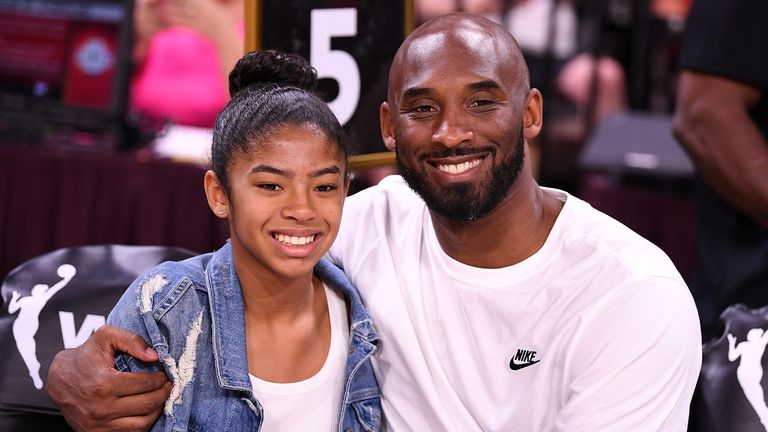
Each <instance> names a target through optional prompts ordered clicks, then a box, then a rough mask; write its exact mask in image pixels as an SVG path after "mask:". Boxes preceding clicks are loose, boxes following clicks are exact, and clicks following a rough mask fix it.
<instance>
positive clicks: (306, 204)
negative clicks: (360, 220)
mask: <svg viewBox="0 0 768 432" xmlns="http://www.w3.org/2000/svg"><path fill="white" fill-rule="evenodd" d="M229 80H230V81H229V82H230V93H231V95H232V99H231V100H230V102H229V103H228V104H227V106H226V107H225V108H224V109H223V110H222V111H221V113H220V114H219V116H218V118H217V119H216V125H215V127H214V131H213V145H212V148H211V153H212V154H211V159H212V170H210V171H208V172H207V173H206V174H205V182H204V185H205V193H206V196H207V198H208V204H209V206H210V207H211V210H212V211H213V212H214V213H215V214H216V215H217V216H218V217H220V218H222V219H226V220H227V222H228V225H229V231H230V240H229V241H228V242H227V244H225V245H224V247H222V248H221V249H220V250H218V251H216V252H213V253H209V254H205V255H200V256H197V257H195V258H191V259H189V260H186V261H182V262H166V263H163V264H161V265H159V266H158V267H156V268H154V269H152V270H150V271H148V272H147V273H145V274H144V275H142V276H141V277H140V278H139V279H137V280H136V281H135V282H134V283H133V284H132V285H131V287H130V288H129V289H128V291H127V292H126V293H125V294H124V295H123V297H122V298H121V299H120V301H119V302H118V304H117V305H116V306H115V309H114V310H113V311H112V313H111V314H110V316H109V318H108V322H109V323H111V324H114V325H117V326H120V327H123V328H126V329H128V330H131V331H134V332H138V333H139V334H141V335H142V336H143V337H144V338H145V339H146V340H147V341H148V342H149V343H150V345H152V347H153V348H154V349H155V350H156V351H157V352H158V354H159V356H160V360H161V363H162V367H163V368H164V369H165V371H166V373H167V374H168V376H169V378H170V379H171V381H172V382H173V390H172V392H171V395H170V397H169V399H168V401H167V402H166V405H165V410H164V415H163V416H161V417H160V419H159V420H158V421H157V423H156V424H155V425H154V428H153V430H169V431H170V430H216V429H218V430H226V431H232V430H248V431H251V430H264V431H268V430H286V431H287V430H290V431H294V430H295V431H300V430H301V431H304V430H312V431H332V430H344V431H347V430H353V431H363V430H364V431H373V430H377V429H378V427H379V424H380V416H381V403H380V400H379V392H378V386H377V383H376V380H375V378H374V376H373V370H372V368H371V364H370V361H369V359H370V356H371V354H372V353H373V352H375V351H376V349H377V346H378V343H379V338H378V336H377V335H376V332H375V331H374V328H373V326H372V323H371V320H370V318H369V316H368V312H367V311H366V310H365V308H364V307H363V304H362V302H361V300H360V297H359V296H358V293H357V291H356V290H355V289H354V288H353V287H352V286H351V285H350V283H349V282H348V281H347V279H346V278H345V276H344V274H343V273H342V272H341V271H340V270H339V269H337V268H336V267H334V266H333V265H331V264H330V263H329V262H327V261H325V260H323V259H322V256H323V255H324V254H325V252H326V251H327V250H328V248H329V247H330V245H331V243H332V242H333V240H334V238H335V237H336V234H337V232H338V229H339V223H340V220H341V209H342V205H343V203H344V197H345V195H346V191H347V187H348V185H349V181H348V177H347V166H346V155H347V151H346V148H345V144H346V142H345V137H344V133H343V130H342V128H341V126H340V125H339V123H338V121H337V120H336V117H335V116H334V115H333V114H332V113H331V111H330V110H329V109H328V107H327V106H326V104H325V103H323V102H322V101H321V100H320V99H319V98H318V97H317V96H315V94H314V93H313V89H314V87H315V86H316V84H317V76H316V74H315V72H314V70H313V69H312V68H311V67H310V66H309V64H308V63H307V62H306V61H305V60H303V59H301V58H300V57H297V56H292V55H287V54H281V53H277V52H275V51H262V52H254V53H249V54H246V55H245V56H244V57H243V58H242V59H240V61H239V62H238V63H237V65H236V66H235V69H234V70H233V71H232V73H231V74H230V77H229ZM115 363H116V365H117V368H118V369H120V370H123V371H140V370H149V369H152V368H157V365H149V364H144V363H141V362H139V361H138V360H136V359H135V358H132V357H129V356H127V355H125V354H118V356H117V357H116V361H115Z"/></svg>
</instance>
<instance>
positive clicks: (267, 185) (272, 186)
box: [258, 183, 283, 191]
mask: <svg viewBox="0 0 768 432" xmlns="http://www.w3.org/2000/svg"><path fill="white" fill-rule="evenodd" d="M258 188H259V189H264V190H268V191H280V190H283V189H282V188H281V187H280V186H278V185H276V184H274V183H263V184H260V185H258Z"/></svg>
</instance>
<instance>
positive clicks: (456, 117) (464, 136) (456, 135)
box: [432, 110, 474, 148]
mask: <svg viewBox="0 0 768 432" xmlns="http://www.w3.org/2000/svg"><path fill="white" fill-rule="evenodd" d="M465 116H466V115H465V114H462V113H460V112H458V110H446V111H445V112H444V114H443V116H442V118H441V120H440V123H439V124H438V126H437V129H435V131H434V133H433V134H432V142H433V143H435V144H440V145H442V146H443V147H446V148H454V147H458V146H460V145H461V144H462V143H465V142H468V141H471V140H472V139H473V138H474V133H473V132H472V128H470V127H469V124H468V122H467V119H466V118H465Z"/></svg>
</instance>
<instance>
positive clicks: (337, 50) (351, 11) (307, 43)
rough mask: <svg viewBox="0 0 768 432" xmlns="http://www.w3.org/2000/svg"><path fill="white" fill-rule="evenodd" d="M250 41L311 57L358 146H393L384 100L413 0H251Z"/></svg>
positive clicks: (379, 148)
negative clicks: (386, 132) (385, 137)
mask: <svg viewBox="0 0 768 432" xmlns="http://www.w3.org/2000/svg"><path fill="white" fill-rule="evenodd" d="M246 12H247V14H246V27H247V36H246V48H247V49H248V50H249V51H250V50H255V49H260V48H271V49H276V50H279V51H284V52H291V53H295V54H298V55H301V56H302V57H304V58H306V59H308V60H309V61H310V63H311V64H312V66H313V67H314V68H315V69H317V73H318V78H320V90H321V93H322V94H323V95H324V97H325V100H326V101H327V102H328V105H329V106H330V107H331V110H333V112H334V114H336V117H337V118H338V119H339V122H341V124H343V125H346V126H347V127H348V128H350V129H352V131H353V133H354V134H355V136H356V137H357V138H358V141H359V142H360V143H361V145H360V148H359V149H357V151H356V153H371V152H382V151H386V149H385V148H384V144H383V143H382V142H381V134H380V132H379V106H380V105H381V102H383V101H384V99H385V98H386V92H387V77H388V74H389V65H390V63H391V62H392V58H393V57H394V55H395V52H397V49H398V47H399V46H400V44H401V43H402V41H403V39H404V38H405V35H406V34H408V33H409V32H410V31H411V30H412V29H413V25H414V24H413V23H414V15H413V2H412V0H400V1H389V0H388V1H370V0H369V1H364V0H250V2H249V3H248V4H247V7H246Z"/></svg>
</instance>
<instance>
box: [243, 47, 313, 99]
mask: <svg viewBox="0 0 768 432" xmlns="http://www.w3.org/2000/svg"><path fill="white" fill-rule="evenodd" d="M269 84H274V85H278V86H281V87H286V86H290V87H297V88H300V89H302V90H306V91H309V92H312V93H315V92H316V91H317V71H315V69H314V68H313V67H312V66H310V64H309V62H308V61H306V60H305V59H304V58H302V57H300V56H298V55H295V54H287V53H283V52H279V51H275V50H261V51H251V52H249V53H247V54H246V55H244V56H243V57H242V58H241V59H240V60H238V61H237V64H236V65H235V68H234V69H232V72H230V74H229V94H230V96H232V97H235V95H237V94H238V93H239V92H241V91H243V90H245V89H247V88H250V87H259V86H264V85H269Z"/></svg>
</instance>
